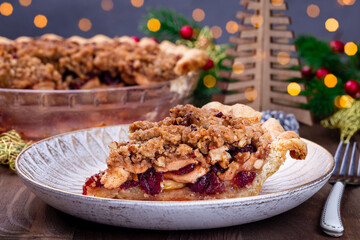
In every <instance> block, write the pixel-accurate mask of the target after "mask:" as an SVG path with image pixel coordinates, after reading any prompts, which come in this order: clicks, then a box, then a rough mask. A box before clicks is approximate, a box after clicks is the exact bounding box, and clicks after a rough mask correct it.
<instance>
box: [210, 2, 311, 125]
mask: <svg viewBox="0 0 360 240" xmlns="http://www.w3.org/2000/svg"><path fill="white" fill-rule="evenodd" d="M271 2H273V3H271ZM279 2H280V4H278V3H279ZM276 3H277V4H276ZM240 4H242V5H244V6H245V9H246V10H247V11H239V12H238V13H237V15H236V18H238V19H239V20H240V24H239V35H238V37H231V38H230V43H233V44H235V45H236V47H235V48H229V49H227V51H226V53H227V55H228V56H231V57H232V59H231V60H230V59H225V60H224V61H223V62H222V65H223V66H225V67H228V68H232V69H233V67H235V66H237V67H236V70H234V69H233V70H222V71H220V72H219V75H220V77H223V78H226V79H229V81H218V82H217V84H216V86H217V87H218V88H220V89H222V90H223V91H222V92H223V93H222V94H214V95H213V100H214V101H220V102H223V103H224V104H234V103H244V104H247V105H249V106H251V107H253V108H254V109H256V110H259V111H262V110H281V111H284V112H286V113H293V114H294V115H295V117H296V119H297V120H298V121H300V122H302V123H304V124H307V125H313V118H312V114H311V112H310V111H309V110H306V109H303V108H301V105H302V104H304V103H308V99H307V97H306V96H301V95H300V96H291V95H289V94H288V93H287V86H288V84H289V82H288V81H286V80H287V79H289V78H292V77H301V72H300V71H297V70H289V69H288V68H289V67H291V66H296V65H299V64H300V63H299V59H298V58H296V47H295V45H293V44H291V39H293V38H294V33H293V32H292V31H289V30H287V25H289V24H291V19H290V17H287V16H285V15H284V11H285V10H287V9H288V7H287V4H286V3H285V2H282V1H279V0H278V1H275V0H272V1H271V0H257V1H256V0H242V1H241V3H240ZM279 53H280V54H279ZM280 63H282V64H283V65H282V64H280ZM234 64H235V65H234ZM300 86H301V89H302V90H304V88H305V86H304V85H302V84H300ZM254 94H255V97H254Z"/></svg>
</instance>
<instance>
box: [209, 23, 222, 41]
mask: <svg viewBox="0 0 360 240" xmlns="http://www.w3.org/2000/svg"><path fill="white" fill-rule="evenodd" d="M210 32H211V35H212V37H213V38H219V37H221V35H222V29H221V27H219V26H216V25H215V26H212V27H211V28H210Z"/></svg>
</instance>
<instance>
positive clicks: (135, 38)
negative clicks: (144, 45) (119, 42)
mask: <svg viewBox="0 0 360 240" xmlns="http://www.w3.org/2000/svg"><path fill="white" fill-rule="evenodd" d="M131 38H132V40H134V42H139V41H140V38H138V37H137V36H131Z"/></svg>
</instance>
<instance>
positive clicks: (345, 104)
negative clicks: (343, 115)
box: [339, 95, 354, 108]
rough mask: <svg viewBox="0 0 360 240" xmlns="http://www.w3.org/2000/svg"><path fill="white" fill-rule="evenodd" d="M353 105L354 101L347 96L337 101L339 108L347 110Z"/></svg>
mask: <svg viewBox="0 0 360 240" xmlns="http://www.w3.org/2000/svg"><path fill="white" fill-rule="evenodd" d="M353 103H354V99H353V98H352V97H350V96H349V95H342V96H341V97H340V99H339V105H340V107H341V108H349V107H351V106H352V104H353Z"/></svg>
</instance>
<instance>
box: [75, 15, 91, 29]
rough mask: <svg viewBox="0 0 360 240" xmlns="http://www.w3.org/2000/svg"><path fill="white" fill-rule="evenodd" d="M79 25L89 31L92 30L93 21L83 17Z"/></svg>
mask: <svg viewBox="0 0 360 240" xmlns="http://www.w3.org/2000/svg"><path fill="white" fill-rule="evenodd" d="M78 26H79V29H80V30H81V31H84V32H88V31H90V29H91V27H92V23H91V21H90V20H89V19H87V18H82V19H80V20H79V24H78Z"/></svg>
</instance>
